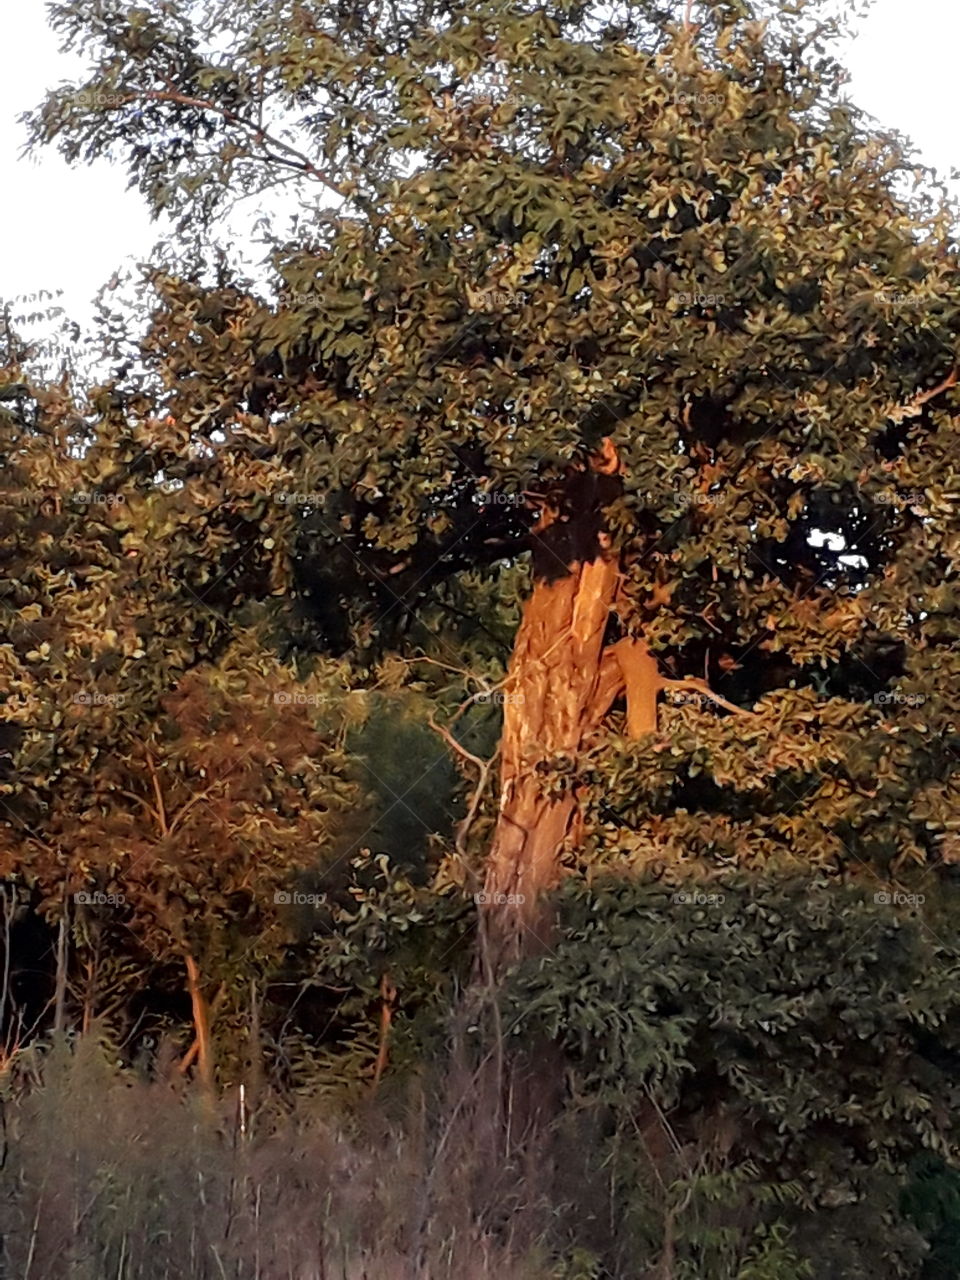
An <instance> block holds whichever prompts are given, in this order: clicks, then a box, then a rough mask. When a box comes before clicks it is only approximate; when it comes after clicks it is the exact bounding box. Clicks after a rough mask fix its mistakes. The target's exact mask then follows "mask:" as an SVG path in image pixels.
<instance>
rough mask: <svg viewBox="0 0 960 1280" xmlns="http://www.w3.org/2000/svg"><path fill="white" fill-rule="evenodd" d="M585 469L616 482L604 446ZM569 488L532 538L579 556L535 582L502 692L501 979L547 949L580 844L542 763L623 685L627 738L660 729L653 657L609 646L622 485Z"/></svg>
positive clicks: (571, 743)
mask: <svg viewBox="0 0 960 1280" xmlns="http://www.w3.org/2000/svg"><path fill="white" fill-rule="evenodd" d="M587 471H591V472H593V473H594V476H595V478H599V477H610V478H611V479H612V478H613V477H617V476H618V474H619V460H618V458H617V454H616V451H615V450H614V448H613V445H612V444H611V443H610V442H609V441H608V440H605V441H604V445H603V449H602V450H601V451H600V453H599V454H597V455H595V456H594V457H593V458H591V459H590V461H589V463H588V466H587V467H585V468H583V472H587ZM571 481H572V483H571V484H570V485H568V488H567V492H566V494H565V495H563V499H562V500H561V502H559V503H558V504H557V505H555V506H554V507H553V508H552V509H551V510H550V511H549V513H548V514H546V515H545V516H544V518H543V519H542V520H541V522H540V525H539V526H538V528H537V530H536V531H535V534H536V538H537V540H538V542H540V543H541V545H545V546H547V547H548V550H549V549H550V543H549V542H548V540H549V539H550V537H551V533H552V531H554V530H559V532H560V533H561V539H557V540H555V541H554V542H553V545H554V546H560V547H562V548H564V549H568V548H571V547H574V548H577V549H578V551H579V553H580V554H579V556H578V558H576V559H572V560H570V561H566V560H565V561H564V563H563V564H562V565H561V568H562V569H563V570H564V572H563V576H561V577H556V576H553V578H552V579H551V577H550V576H549V575H541V576H539V577H538V578H537V579H536V580H535V582H534V588H533V593H532V595H531V596H530V598H529V600H528V601H527V603H526V606H525V608H524V611H523V618H522V621H521V624H520V628H519V630H518V632H517V638H516V643H515V645H514V651H513V657H512V659H511V663H510V669H509V673H508V677H507V680H506V683H505V688H506V690H507V695H506V698H505V702H504V724H503V736H502V739H501V775H500V780H501V785H500V807H499V817H498V821H497V827H496V831H495V833H494V838H493V845H492V848H491V852H490V857H489V861H488V864H487V874H486V883H485V886H484V890H485V892H484V907H485V923H486V937H487V941H488V943H489V947H490V952H491V957H490V958H491V963H492V967H493V969H494V970H497V969H500V968H502V967H503V966H504V965H509V964H510V963H513V962H514V961H515V960H516V959H518V958H519V956H520V955H521V954H523V953H524V952H528V951H530V950H536V949H537V948H538V947H540V946H544V945H546V944H547V941H548V937H547V935H548V932H549V921H548V920H547V918H546V917H545V915H544V913H543V909H542V904H543V897H544V894H545V893H547V892H549V890H551V889H553V888H555V887H556V885H557V883H558V881H559V879H560V872H561V856H562V852H563V849H564V846H565V844H566V843H567V842H568V841H569V839H570V838H571V836H574V837H575V835H576V827H577V799H576V796H575V795H574V794H573V791H572V789H571V788H570V787H562V786H561V787H558V786H557V779H556V778H554V779H553V780H552V785H551V786H549V787H548V785H547V784H548V778H547V777H546V775H545V770H544V766H545V765H547V764H548V763H555V762H556V761H557V760H558V759H559V758H562V757H571V758H573V757H575V756H576V754H577V753H578V752H579V750H580V748H581V746H582V745H583V742H584V739H585V738H586V736H587V735H588V734H589V733H590V731H591V730H593V729H594V728H596V726H597V725H598V724H599V722H600V720H601V719H602V718H603V716H604V715H605V713H606V712H607V710H608V709H609V707H610V704H611V703H612V702H613V700H614V698H616V697H617V695H618V694H619V693H620V692H621V691H623V689H624V688H626V690H627V694H628V698H629V710H628V731H629V732H630V734H631V736H638V737H639V736H640V735H642V734H643V733H647V732H650V731H651V730H653V729H655V728H656V699H657V691H658V688H659V674H658V670H657V663H656V659H655V658H654V657H653V656H652V654H650V653H649V651H648V650H647V648H646V646H645V645H644V644H643V643H642V642H641V641H639V640H635V639H630V638H626V639H623V640H620V641H618V642H617V643H614V644H610V643H608V634H609V622H610V616H611V612H612V611H613V610H614V606H615V601H616V597H617V593H618V586H619V581H620V569H619V557H618V555H617V553H616V551H615V550H614V549H613V548H612V547H611V545H610V538H609V536H608V535H607V534H606V532H605V531H604V528H603V506H604V505H609V502H610V501H611V500H612V499H613V498H614V497H616V495H617V494H618V493H619V489H620V484H619V480H616V481H615V482H614V483H613V484H610V483H608V484H607V485H606V486H605V487H602V486H601V485H600V484H594V485H592V486H588V485H585V484H584V483H583V480H582V472H581V473H578V472H573V473H571ZM578 500H579V504H578ZM561 521H562V522H563V525H564V526H565V527H560V522H561ZM578 525H579V526H580V529H581V532H580V533H578V532H577V526H578Z"/></svg>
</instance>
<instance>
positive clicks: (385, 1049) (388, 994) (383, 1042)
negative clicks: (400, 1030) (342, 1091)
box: [373, 973, 397, 1089]
mask: <svg viewBox="0 0 960 1280" xmlns="http://www.w3.org/2000/svg"><path fill="white" fill-rule="evenodd" d="M396 998H397V988H396V987H395V986H394V984H393V982H392V981H391V980H390V975H389V974H387V973H385V974H383V976H382V977H381V979H380V1044H379V1047H378V1049H377V1061H376V1063H375V1064H374V1068H373V1088H374V1089H376V1088H377V1086H378V1085H379V1083H380V1079H381V1077H382V1075H383V1073H384V1071H386V1069H387V1062H388V1061H389V1058H390V1028H391V1027H392V1025H393V1006H394V1002H395V1000H396Z"/></svg>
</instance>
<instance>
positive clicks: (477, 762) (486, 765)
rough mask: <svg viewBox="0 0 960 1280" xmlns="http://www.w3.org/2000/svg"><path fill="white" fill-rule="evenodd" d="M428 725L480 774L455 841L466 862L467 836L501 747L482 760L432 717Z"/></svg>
mask: <svg viewBox="0 0 960 1280" xmlns="http://www.w3.org/2000/svg"><path fill="white" fill-rule="evenodd" d="M428 723H429V725H430V728H431V729H433V730H434V732H436V733H439V735H440V737H441V738H443V740H444V742H446V743H447V745H448V746H449V747H451V748H452V749H453V750H454V751H455V752H456V753H457V755H459V756H462V757H463V759H464V760H468V761H469V762H470V764H472V765H473V766H474V767H475V768H476V769H477V771H478V773H479V777H478V778H477V785H476V787H475V788H474V792H473V795H472V796H471V798H470V804H469V805H468V806H467V812H466V815H465V817H464V819H463V821H462V822H461V823H459V824H458V826H457V834H456V839H455V841H454V848H455V849H456V851H457V853H458V854H459V855H460V857H461V858H463V859H464V860H466V856H467V850H466V843H467V836H468V835H469V833H470V828H471V827H472V826H473V823H474V820H475V819H476V816H477V813H478V811H479V809H480V805H481V803H482V802H483V795H484V792H485V791H486V789H487V783H488V782H489V780H490V771H491V769H492V768H493V766H494V764H495V763H496V760H497V756H498V755H499V754H500V747H499V745H498V746H497V749H496V751H494V753H493V755H492V756H491V757H490V759H489V760H482V759H481V758H480V756H475V755H474V754H473V752H472V751H468V750H467V749H466V747H464V746H462V745H461V744H460V743H459V742H458V741H457V740H456V738H455V737H454V736H453V734H452V733H451V732H450V730H449V729H446V728H444V726H443V725H442V724H437V722H436V721H435V720H434V718H433V717H432V716H431V717H430V718H429V721H428Z"/></svg>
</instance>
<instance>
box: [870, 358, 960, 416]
mask: <svg viewBox="0 0 960 1280" xmlns="http://www.w3.org/2000/svg"><path fill="white" fill-rule="evenodd" d="M956 385H957V370H956V366H954V368H953V369H951V370H950V372H949V373H948V374H947V376H946V377H945V378H944V380H943V381H942V382H938V383H937V385H936V386H935V387H931V388H930V390H929V391H921V392H920V393H919V394H918V395H915V396H914V397H913V399H912V400H908V401H907V403H906V404H898V405H894V406H893V408H892V409H889V410H888V411H887V417H888V418H889V419H890V421H891V422H903V420H904V418H912V417H913V416H914V415H915V414H917V413H919V412H920V410H921V409H922V408H923V406H924V405H925V404H926V403H927V401H928V400H932V399H933V398H934V396H938V395H939V394H940V392H941V391H946V390H947V389H948V388H949V387H955V386H956Z"/></svg>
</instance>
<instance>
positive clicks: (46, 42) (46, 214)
mask: <svg viewBox="0 0 960 1280" xmlns="http://www.w3.org/2000/svg"><path fill="white" fill-rule="evenodd" d="M0 3H2V4H3V8H4V13H3V36H4V42H3V44H4V54H5V56H4V58H3V62H2V74H0V165H2V172H3V175H4V183H3V188H4V192H5V195H4V198H3V205H2V214H0V219H2V230H3V236H2V240H0V245H2V249H0V299H2V298H5V299H8V300H12V299H14V298H16V297H18V296H21V295H24V294H28V293H34V292H36V291H37V290H39V289H47V290H50V291H56V290H62V292H63V298H62V299H61V305H63V306H64V307H65V308H66V310H67V313H68V315H70V316H72V317H76V318H78V319H82V318H83V317H84V316H86V315H87V314H88V306H89V300H90V299H91V298H92V297H93V295H94V294H95V293H96V291H97V289H98V288H99V287H100V286H101V285H102V284H103V283H104V282H105V281H106V280H108V279H109V278H110V277H111V276H112V275H113V273H114V271H115V270H116V269H117V268H118V267H120V266H122V265H123V264H124V263H125V262H127V263H129V262H131V261H136V260H137V259H139V258H142V257H144V256H145V255H146V254H147V252H148V251H149V249H150V247H151V246H152V245H153V244H154V242H155V240H156V239H157V237H158V234H159V228H158V227H156V226H155V225H153V224H151V223H150V221H149V219H148V217H147V215H146V212H145V210H144V207H143V205H142V202H141V199H140V197H139V195H138V194H137V193H136V192H132V191H127V190H126V189H125V186H126V179H125V176H124V174H123V173H122V172H121V171H119V170H112V169H111V167H110V166H109V165H107V164H98V165H97V166H95V167H93V168H88V167H78V168H75V169H71V168H69V167H68V166H67V165H66V164H64V162H63V161H62V160H60V158H59V157H58V156H57V155H56V154H55V153H54V152H52V151H49V152H46V153H45V154H43V155H42V156H41V157H40V158H39V160H26V159H21V158H20V152H21V149H22V146H23V140H24V130H23V127H22V126H21V125H19V124H18V123H17V120H16V117H17V115H18V114H19V113H20V112H22V111H24V110H26V109H28V108H30V107H33V106H35V105H36V104H37V103H38V102H39V101H40V99H41V98H42V96H43V93H44V90H45V89H46V88H47V87H48V86H50V85H53V84H55V83H56V82H57V81H59V80H62V79H73V78H74V68H75V65H76V64H75V63H74V62H73V60H72V59H68V58H66V57H64V56H63V55H61V54H59V53H58V51H57V42H56V39H55V37H54V35H53V33H52V32H51V31H50V30H49V28H48V27H47V25H46V19H45V3H44V0H0ZM958 38H960V3H958V0H875V5H874V9H873V11H872V13H871V14H870V15H869V17H868V18H867V19H866V20H865V21H864V22H863V24H862V25H861V28H860V30H859V33H858V35H857V38H856V40H855V41H854V42H853V44H852V46H851V48H850V53H849V58H848V62H849V66H850V70H851V72H852V75H853V83H852V86H851V94H852V96H853V98H854V99H855V100H856V101H857V102H858V103H859V104H860V105H861V106H862V107H864V108H865V109H866V110H867V111H869V112H870V113H871V114H872V115H874V116H876V117H877V118H878V119H879V120H880V121H881V122H882V123H883V124H884V125H887V126H892V127H894V128H896V129H898V130H900V131H901V132H903V133H906V134H908V135H909V136H910V137H912V138H913V140H914V142H915V143H916V144H917V146H918V148H919V150H920V152H921V155H922V157H923V158H924V160H926V162H927V163H929V164H932V165H935V166H936V167H937V168H938V169H940V170H941V171H942V172H943V173H946V172H947V171H948V170H949V169H950V168H951V167H952V166H953V165H955V164H960V146H957V145H956V144H955V142H954V138H955V135H956V128H957V126H956V118H957V113H956V109H955V99H956V88H955V86H956V79H955V77H956V49H957V47H958V43H960V39H958Z"/></svg>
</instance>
